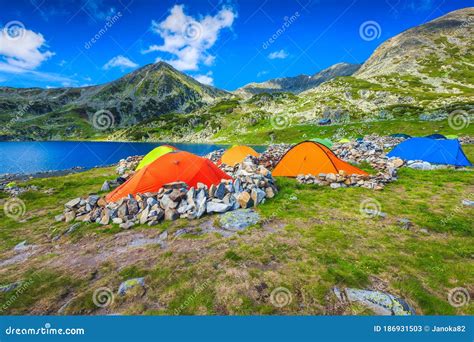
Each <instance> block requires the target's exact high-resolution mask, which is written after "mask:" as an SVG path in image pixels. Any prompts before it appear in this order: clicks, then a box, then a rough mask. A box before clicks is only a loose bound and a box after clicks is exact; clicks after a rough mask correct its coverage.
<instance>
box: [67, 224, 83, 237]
mask: <svg viewBox="0 0 474 342" xmlns="http://www.w3.org/2000/svg"><path fill="white" fill-rule="evenodd" d="M80 226H81V224H80V223H74V224H73V225H72V226H69V228H68V229H67V230H66V231H65V232H64V235H69V234H71V233H73V232H74V231H75V230H76V229H77V228H79V227H80Z"/></svg>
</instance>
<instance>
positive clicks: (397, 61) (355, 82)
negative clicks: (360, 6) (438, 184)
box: [300, 7, 474, 117]
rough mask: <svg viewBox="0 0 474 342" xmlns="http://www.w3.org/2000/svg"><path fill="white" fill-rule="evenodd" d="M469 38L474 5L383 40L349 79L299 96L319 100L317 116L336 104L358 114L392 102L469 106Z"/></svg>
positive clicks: (473, 86)
mask: <svg viewBox="0 0 474 342" xmlns="http://www.w3.org/2000/svg"><path fill="white" fill-rule="evenodd" d="M473 37H474V8H472V7H471V8H465V9H461V10H457V11H454V12H451V13H448V14H447V15H445V16H442V17H440V18H438V19H435V20H433V21H431V22H428V23H426V24H423V25H420V26H418V27H414V28H412V29H409V30H407V31H405V32H402V33H401V34H399V35H397V36H395V37H393V38H391V39H389V40H387V41H386V42H384V43H383V44H381V45H380V46H379V47H378V48H377V49H376V50H375V52H374V53H373V54H372V56H371V57H370V58H369V59H368V60H367V61H366V62H365V63H364V64H363V65H362V67H361V68H360V69H359V70H358V71H357V72H355V73H354V75H352V76H351V77H340V78H336V79H334V80H332V81H329V82H326V83H324V84H322V85H321V86H320V87H317V88H313V89H310V90H308V91H306V92H304V93H302V94H300V95H301V96H302V97H304V98H306V99H307V100H308V101H310V102H312V103H319V104H320V108H319V110H318V109H317V108H316V112H317V113H318V114H322V110H323V109H324V107H332V108H334V107H338V108H341V109H343V110H346V111H348V112H349V113H351V114H353V115H358V116H360V117H363V116H373V115H374V114H375V115H379V114H383V113H385V114H386V113H388V112H390V111H391V110H392V109H393V107H394V106H395V107H400V108H403V107H405V108H406V107H417V108H419V111H427V112H431V111H434V110H436V109H437V108H446V107H447V106H450V105H453V104H457V103H461V104H463V103H464V104H466V103H468V104H469V103H471V104H472V103H473V95H474V68H473V66H474V57H473V56H474V44H473V43H474V40H473ZM341 95H342V96H341ZM401 113H403V110H402V111H401Z"/></svg>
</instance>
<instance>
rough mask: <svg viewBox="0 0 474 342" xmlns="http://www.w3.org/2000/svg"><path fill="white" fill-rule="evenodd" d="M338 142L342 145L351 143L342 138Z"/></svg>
mask: <svg viewBox="0 0 474 342" xmlns="http://www.w3.org/2000/svg"><path fill="white" fill-rule="evenodd" d="M338 142H339V143H342V144H344V143H348V142H351V141H350V140H349V139H347V138H343V139H341V140H339V141H338Z"/></svg>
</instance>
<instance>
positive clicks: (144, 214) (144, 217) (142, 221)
mask: <svg viewBox="0 0 474 342" xmlns="http://www.w3.org/2000/svg"><path fill="white" fill-rule="evenodd" d="M149 213H150V207H149V206H146V207H145V209H143V211H142V212H141V214H140V224H145V223H146V221H148V214H149Z"/></svg>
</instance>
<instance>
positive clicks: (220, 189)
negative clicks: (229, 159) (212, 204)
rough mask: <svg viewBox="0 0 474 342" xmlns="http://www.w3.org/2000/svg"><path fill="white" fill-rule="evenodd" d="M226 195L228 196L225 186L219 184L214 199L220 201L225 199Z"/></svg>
mask: <svg viewBox="0 0 474 342" xmlns="http://www.w3.org/2000/svg"><path fill="white" fill-rule="evenodd" d="M225 194H226V187H225V184H224V183H219V185H218V186H217V188H216V192H215V193H214V197H217V198H218V199H223V198H224V196H225ZM209 196H210V195H209Z"/></svg>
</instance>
